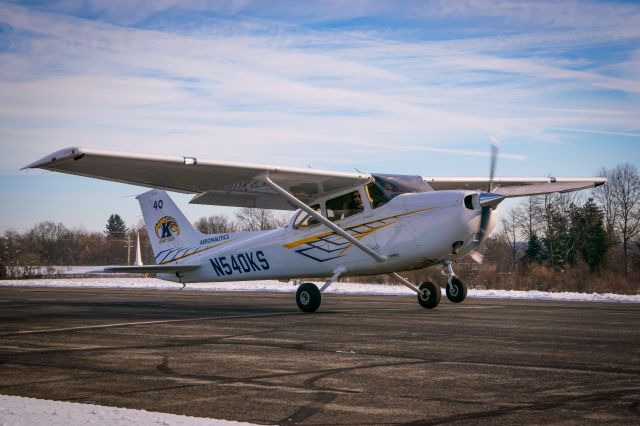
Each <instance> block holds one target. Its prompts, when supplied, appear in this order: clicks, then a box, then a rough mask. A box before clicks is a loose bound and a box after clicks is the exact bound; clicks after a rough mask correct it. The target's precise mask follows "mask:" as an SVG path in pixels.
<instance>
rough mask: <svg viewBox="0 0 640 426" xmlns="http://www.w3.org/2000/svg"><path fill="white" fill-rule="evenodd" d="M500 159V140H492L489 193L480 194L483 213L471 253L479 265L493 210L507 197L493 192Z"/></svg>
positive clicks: (482, 257) (481, 260)
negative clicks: (498, 159) (497, 164)
mask: <svg viewBox="0 0 640 426" xmlns="http://www.w3.org/2000/svg"><path fill="white" fill-rule="evenodd" d="M497 158H498V140H497V139H496V138H491V165H490V167H489V192H481V193H480V197H479V198H480V207H481V208H482V213H481V215H480V226H479V227H478V232H477V234H476V235H477V238H478V239H477V241H476V246H475V247H474V249H473V251H472V252H471V253H469V256H471V258H472V259H473V260H475V261H476V262H478V263H482V262H483V260H484V254H483V251H484V245H483V243H484V239H485V238H486V236H487V234H488V232H487V229H488V227H489V223H490V222H491V210H493V209H494V208H496V207H497V206H498V204H500V203H501V202H502V200H504V199H505V198H507V197H506V195H502V194H496V193H494V192H493V177H494V176H495V171H496V170H495V169H496V160H497Z"/></svg>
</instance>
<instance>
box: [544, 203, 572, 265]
mask: <svg viewBox="0 0 640 426" xmlns="http://www.w3.org/2000/svg"><path fill="white" fill-rule="evenodd" d="M546 210H547V211H546V235H545V238H544V239H543V243H544V246H543V250H542V258H543V259H544V260H545V261H546V262H547V263H548V264H549V265H550V266H551V267H553V268H554V269H556V270H561V269H563V268H564V266H565V264H566V263H568V261H569V259H570V257H571V253H572V251H573V244H572V241H571V238H570V234H569V223H568V219H567V217H566V216H565V215H563V214H562V213H561V212H560V210H559V209H558V208H556V207H555V206H554V205H551V204H550V205H549V206H548V207H547V209H546Z"/></svg>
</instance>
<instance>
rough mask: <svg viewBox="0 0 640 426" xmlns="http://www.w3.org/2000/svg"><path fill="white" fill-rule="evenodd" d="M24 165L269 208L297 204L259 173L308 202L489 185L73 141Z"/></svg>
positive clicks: (548, 187) (507, 184)
mask: <svg viewBox="0 0 640 426" xmlns="http://www.w3.org/2000/svg"><path fill="white" fill-rule="evenodd" d="M27 168H40V169H45V170H51V171H56V172H62V173H69V174H75V175H80V176H87V177H93V178H99V179H105V180H111V181H115V182H122V183H128V184H133V185H140V186H146V187H150V188H157V189H165V190H169V191H176V192H182V193H187V194H195V195H194V197H193V198H192V199H191V203H193V204H209V205H218V206H231V207H255V208H263V209H275V210H294V209H296V208H297V206H294V205H293V204H292V203H290V201H288V200H287V198H286V197H283V196H282V194H281V193H278V191H276V190H275V189H274V188H273V187H272V186H270V185H268V184H267V183H266V180H265V176H268V177H269V179H270V180H272V181H273V182H274V183H276V184H277V185H278V186H280V187H281V188H283V189H284V190H286V191H288V192H289V193H290V194H292V195H294V196H295V197H297V198H298V199H299V200H300V201H302V202H303V203H306V204H307V205H311V204H314V202H315V201H316V200H317V199H318V198H320V197H324V196H326V195H330V194H333V193H340V192H343V191H347V190H349V189H351V188H356V187H357V186H359V185H362V184H364V183H368V182H370V181H371V180H372V179H374V177H375V178H376V179H383V180H387V181H389V182H391V183H392V184H394V185H396V186H401V187H405V188H406V191H407V192H423V191H441V190H448V189H471V190H479V191H487V190H488V189H489V179H488V178H486V177H481V178H463V177H424V176H407V175H382V174H380V175H370V174H368V173H348V172H334V171H328V170H317V169H302V168H293V167H277V166H269V165H261V164H250V163H235V162H227V161H211V160H203V159H197V158H193V157H178V156H160V155H148V154H134V153H129V152H116V151H102V150H93V149H85V148H79V147H72V148H65V149H62V150H59V151H56V152H54V153H52V154H49V155H47V156H45V157H43V158H41V159H40V160H38V161H35V162H33V163H31V164H29V165H27V166H25V167H23V169H27ZM605 182H606V179H605V178H554V177H547V178H495V179H494V180H493V187H494V188H493V191H494V192H497V193H499V194H502V195H505V196H507V197H521V196H526V195H539V194H547V193H551V192H569V191H577V190H580V189H586V188H592V187H595V186H599V185H602V184H604V183H605Z"/></svg>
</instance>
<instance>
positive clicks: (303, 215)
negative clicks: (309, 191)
mask: <svg viewBox="0 0 640 426" xmlns="http://www.w3.org/2000/svg"><path fill="white" fill-rule="evenodd" d="M311 208H312V209H313V210H315V211H317V212H318V213H320V204H315V205H313V206H311ZM318 223H320V222H318V220H317V219H316V218H315V217H313V216H311V215H310V214H309V213H307V212H305V211H301V212H300V214H299V215H298V217H297V218H296V221H295V222H294V223H293V228H294V229H298V228H309V227H311V226H315V225H317V224H318Z"/></svg>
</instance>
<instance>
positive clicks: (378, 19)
mask: <svg viewBox="0 0 640 426" xmlns="http://www.w3.org/2000/svg"><path fill="white" fill-rule="evenodd" d="M639 99H640V4H638V3H635V2H611V1H606V2H589V1H576V2H572V1H562V2H558V1H551V2H544V1H532V2H527V1H521V2H508V1H484V0H474V1H399V2H390V1H367V0H362V1H352V2H343V1H324V2H306V1H305V2H300V1H272V2H264V1H249V0H247V1H209V2H206V1H195V0H194V1H171V0H162V1H157V0H156V1H141V2H135V4H134V2H127V1H90V0H75V1H52V2H40V1H29V2H0V144H1V145H0V147H1V148H2V152H3V154H4V155H2V156H0V197H1V198H2V200H3V203H2V205H3V208H2V219H3V220H2V221H1V222H0V232H3V231H5V230H7V229H15V230H18V231H25V230H27V229H29V228H30V227H31V226H33V225H34V224H35V223H37V222H39V221H43V220H54V221H60V222H63V223H65V224H66V225H67V226H69V227H84V228H86V229H89V230H102V229H103V228H104V224H105V222H106V219H107V217H108V216H109V215H110V214H111V213H113V212H117V213H119V214H121V215H122V216H123V217H124V218H125V220H126V221H127V223H129V224H130V225H131V224H135V223H137V222H138V221H139V220H140V213H139V210H138V206H137V202H136V201H135V199H134V198H133V197H132V196H133V195H136V194H138V193H140V192H142V191H143V190H141V189H140V188H136V187H133V186H128V185H121V184H113V183H107V182H101V181H98V180H91V179H86V178H79V177H74V176H65V175H60V174H55V173H48V172H43V171H18V169H19V168H20V167H22V166H24V165H26V164H28V163H30V162H32V161H34V160H36V159H38V158H41V157H43V156H44V155H46V154H48V153H50V152H52V151H55V150H57V149H60V148H63V147H67V146H84V147H87V148H100V149H112V150H121V151H134V152H143V153H152V154H171V155H173V154H177V155H188V156H195V157H200V158H208V159H216V160H230V161H246V162H258V163H269V164H280V165H288V166H301V167H306V166H311V167H314V168H327V169H333V170H345V171H352V170H354V168H357V169H359V170H362V171H372V172H383V173H406V174H420V175H424V176H484V175H486V174H487V169H488V163H489V160H488V158H487V156H486V155H487V153H488V151H489V139H490V138H491V137H497V138H498V139H500V141H501V158H500V159H499V162H498V171H497V174H498V175H499V176H546V175H549V174H553V175H556V176H591V175H594V174H595V172H596V171H597V170H598V169H599V168H601V167H614V166H615V165H617V164H619V163H623V162H630V163H632V164H634V165H636V167H639V166H640V145H639V144H640V102H639ZM175 198H176V200H177V201H178V203H179V204H180V205H181V207H184V208H185V213H186V214H187V216H188V217H189V218H190V219H192V220H195V219H197V218H198V217H201V216H205V215H208V214H215V213H232V212H233V210H231V209H223V208H215V207H207V206H187V205H186V202H187V200H188V199H189V198H190V197H188V196H179V195H177V196H176V197H175Z"/></svg>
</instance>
